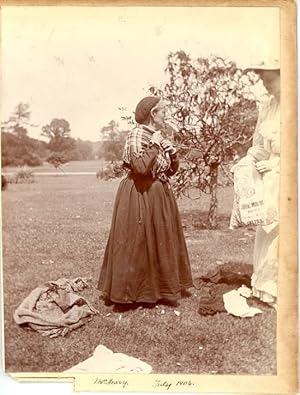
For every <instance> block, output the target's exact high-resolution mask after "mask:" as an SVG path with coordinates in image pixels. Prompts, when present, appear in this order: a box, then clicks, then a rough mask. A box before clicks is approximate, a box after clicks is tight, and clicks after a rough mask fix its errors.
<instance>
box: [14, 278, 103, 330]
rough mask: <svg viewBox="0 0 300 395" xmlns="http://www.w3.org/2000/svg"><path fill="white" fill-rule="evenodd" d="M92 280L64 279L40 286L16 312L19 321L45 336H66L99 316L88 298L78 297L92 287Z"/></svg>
mask: <svg viewBox="0 0 300 395" xmlns="http://www.w3.org/2000/svg"><path fill="white" fill-rule="evenodd" d="M88 281H89V279H87V278H81V277H77V278H74V279H71V280H70V279H66V278H60V279H58V280H56V281H49V282H47V283H45V284H43V285H40V286H38V287H37V288H35V289H34V290H33V291H31V293H30V294H29V295H28V296H27V297H26V298H25V299H24V300H23V301H22V303H21V304H20V305H19V307H18V308H17V309H16V311H15V313H14V320H15V322H16V323H17V324H18V325H21V326H25V327H28V328H31V329H33V330H35V331H37V332H39V333H41V334H42V335H43V336H49V337H57V336H66V335H67V334H68V333H70V332H71V331H72V330H74V329H76V328H79V327H80V326H82V325H84V324H85V323H86V321H87V320H89V319H90V317H91V316H92V315H94V314H97V313H98V311H97V310H96V309H95V308H94V307H93V306H92V305H91V304H90V302H89V301H88V300H87V299H86V298H84V297H83V296H81V295H78V294H76V292H78V291H82V290H83V289H84V288H86V287H87V286H88Z"/></svg>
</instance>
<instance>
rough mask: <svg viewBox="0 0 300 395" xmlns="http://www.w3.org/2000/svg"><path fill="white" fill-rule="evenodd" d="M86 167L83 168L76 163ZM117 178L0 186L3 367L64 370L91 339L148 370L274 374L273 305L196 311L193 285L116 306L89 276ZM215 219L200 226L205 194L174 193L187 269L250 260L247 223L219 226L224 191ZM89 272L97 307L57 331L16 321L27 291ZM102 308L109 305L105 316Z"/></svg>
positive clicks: (82, 355)
mask: <svg viewBox="0 0 300 395" xmlns="http://www.w3.org/2000/svg"><path fill="white" fill-rule="evenodd" d="M84 171H86V169H84ZM118 183H119V181H118V180H113V181H98V180H97V179H96V177H95V176H83V175H80V176H75V175H74V176H73V175H72V176H64V177H56V176H40V177H36V183H34V184H27V185H26V184H13V185H12V184H10V185H9V186H8V189H7V190H6V191H5V192H4V193H3V194H2V207H3V217H2V229H3V256H4V263H3V269H4V270H3V272H4V273H3V281H4V316H5V320H4V325H5V362H6V371H9V372H39V371H40V372H43V371H47V372H52V371H53V372H57V371H63V370H65V369H68V368H70V367H72V366H73V365H75V364H77V363H79V362H80V361H83V360H84V359H86V358H87V357H89V356H91V355H92V353H93V351H94V349H95V348H96V346H97V345H99V344H103V345H105V346H106V347H108V348H110V349H111V350H112V351H114V352H123V353H126V354H128V355H130V356H134V357H137V358H140V359H142V360H143V361H145V362H147V363H149V364H150V365H151V366H152V368H153V373H197V374H204V373H217V374H233V373H236V374H264V375H265V374H276V313H275V311H274V310H272V309H270V308H267V307H265V306H262V309H263V311H264V312H263V314H261V315H257V316H255V317H253V318H244V319H240V318H236V317H233V316H230V315H227V314H226V313H218V314H216V315H214V316H201V315H200V314H198V312H197V311H198V306H199V292H200V290H198V289H196V288H195V289H193V296H192V297H190V298H187V299H182V301H181V303H180V306H179V307H178V308H176V310H178V311H179V312H180V315H179V316H177V315H175V313H174V308H171V307H166V306H161V305H158V306H157V307H155V308H152V309H150V308H149V309H137V310H130V311H127V312H123V313H117V312H114V311H113V310H112V308H111V307H107V306H105V305H104V304H103V302H102V301H101V300H100V298H99V294H98V291H97V290H96V288H95V287H96V285H97V281H98V276H99V270H100V265H101V261H102V257H103V253H104V248H105V243H106V239H107V236H108V232H109V227H110V221H111V214H112V208H113V200H114V195H115V192H116V188H117V186H118ZM219 199H220V210H219V214H220V226H219V227H218V229H217V230H214V231H209V230H207V229H205V228H204V227H203V221H204V220H205V216H206V213H205V211H206V210H207V198H206V197H203V199H201V200H197V201H190V200H187V199H182V200H179V201H178V204H179V208H180V211H181V214H182V221H183V225H184V231H185V235H186V241H187V245H188V249H189V254H190V259H191V265H192V271H193V275H194V277H195V278H197V277H199V276H201V275H203V274H205V273H207V271H208V270H209V269H211V268H212V267H214V265H216V260H224V261H225V262H226V261H230V262H244V263H251V256H252V251H253V242H254V229H238V230H234V231H231V230H229V229H228V223H229V214H230V210H231V202H232V196H231V192H230V189H227V190H220V192H219ZM79 276H81V277H91V278H92V283H91V286H90V287H89V288H88V289H86V290H85V291H84V293H83V294H84V296H86V297H87V298H88V299H89V300H90V301H91V302H92V303H93V304H94V306H95V307H96V308H97V309H98V310H99V315H97V316H94V317H93V319H92V320H91V321H90V322H88V323H87V324H86V325H85V326H83V327H81V328H79V329H77V330H75V331H73V332H72V333H71V334H70V335H69V336H67V337H66V338H53V339H49V338H45V337H42V336H41V335H40V334H38V333H36V332H33V331H30V330H25V329H23V328H20V327H18V326H17V325H16V324H15V323H14V321H13V313H14V311H15V309H16V308H17V306H18V305H19V304H20V302H21V301H22V300H23V299H24V298H25V297H26V296H27V295H28V294H29V293H30V291H31V290H32V289H33V288H35V287H36V286H38V285H39V284H41V283H44V282H47V281H49V280H56V279H58V278H61V277H66V278H75V277H79ZM108 313H111V314H110V315H108Z"/></svg>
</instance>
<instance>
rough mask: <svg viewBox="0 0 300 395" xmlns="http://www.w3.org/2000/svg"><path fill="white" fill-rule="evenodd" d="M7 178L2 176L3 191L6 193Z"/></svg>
mask: <svg viewBox="0 0 300 395" xmlns="http://www.w3.org/2000/svg"><path fill="white" fill-rule="evenodd" d="M7 183H8V181H7V178H6V177H5V176H4V175H2V174H1V191H4V190H5V189H6V188H7Z"/></svg>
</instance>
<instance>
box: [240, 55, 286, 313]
mask: <svg viewBox="0 0 300 395" xmlns="http://www.w3.org/2000/svg"><path fill="white" fill-rule="evenodd" d="M250 70H253V71H254V72H255V73H257V74H258V75H259V76H260V78H261V79H262V81H263V84H264V86H265V88H266V90H267V91H268V93H269V94H270V98H269V100H267V101H266V102H265V103H264V104H263V105H262V107H261V109H260V112H259V116H258V121H257V125H256V130H255V133H254V137H253V147H251V148H250V149H249V151H248V154H250V155H252V156H254V158H255V159H256V160H257V162H256V168H257V170H258V171H259V172H260V173H261V175H262V179H263V186H264V203H265V206H266V214H267V220H266V225H263V226H258V227H257V230H256V237H255V245H254V260H253V265H254V268H253V276H252V292H253V296H256V297H257V298H259V299H260V300H262V301H263V302H266V303H268V304H270V305H271V306H273V307H275V308H276V305H277V271H278V237H279V176H280V69H279V63H277V62H273V64H269V65H267V64H265V65H260V66H256V67H253V68H251V69H250ZM261 158H265V159H264V160H260V159H261Z"/></svg>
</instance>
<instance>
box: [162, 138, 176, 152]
mask: <svg viewBox="0 0 300 395" xmlns="http://www.w3.org/2000/svg"><path fill="white" fill-rule="evenodd" d="M160 145H161V146H162V149H163V150H164V151H165V152H169V154H170V155H174V154H176V148H174V147H173V145H172V143H171V141H169V140H167V139H163V140H162V142H161V143H160Z"/></svg>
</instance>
